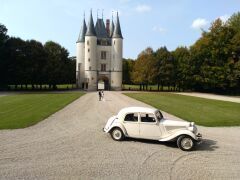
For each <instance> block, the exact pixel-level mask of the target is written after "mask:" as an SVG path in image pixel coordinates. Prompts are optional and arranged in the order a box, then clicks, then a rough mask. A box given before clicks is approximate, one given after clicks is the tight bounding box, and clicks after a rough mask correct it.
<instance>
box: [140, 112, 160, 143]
mask: <svg viewBox="0 0 240 180" xmlns="http://www.w3.org/2000/svg"><path fill="white" fill-rule="evenodd" d="M139 133H140V137H141V138H144V139H154V140H158V139H160V137H161V130H160V126H159V121H158V120H157V119H156V117H155V115H154V114H153V113H140V122H139Z"/></svg>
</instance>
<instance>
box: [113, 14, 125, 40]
mask: <svg viewBox="0 0 240 180" xmlns="http://www.w3.org/2000/svg"><path fill="white" fill-rule="evenodd" d="M112 37H113V38H123V36H122V32H121V27H120V22H119V17H118V13H117V21H116V27H115V28H114V31H113V36H112Z"/></svg>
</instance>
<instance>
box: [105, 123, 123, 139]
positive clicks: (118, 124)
mask: <svg viewBox="0 0 240 180" xmlns="http://www.w3.org/2000/svg"><path fill="white" fill-rule="evenodd" d="M116 127H117V128H120V129H121V130H122V132H123V133H124V135H125V136H127V131H126V129H125V127H124V126H123V125H122V124H121V123H119V122H117V123H113V124H112V125H111V127H110V128H109V129H108V130H107V131H106V133H109V132H111V131H112V130H113V129H114V128H116Z"/></svg>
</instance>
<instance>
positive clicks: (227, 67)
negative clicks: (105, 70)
mask: <svg viewBox="0 0 240 180" xmlns="http://www.w3.org/2000/svg"><path fill="white" fill-rule="evenodd" d="M239 60H240V12H238V13H235V14H233V15H232V16H231V17H230V18H229V19H228V20H227V21H226V22H223V21H222V20H221V19H217V20H215V21H214V22H212V24H211V26H210V28H209V30H208V31H202V35H201V37H200V38H199V39H198V40H197V41H196V42H195V43H194V44H193V45H192V46H190V47H189V48H187V47H178V48H176V49H175V50H174V51H169V50H168V49H167V48H166V47H160V48H159V49H157V50H156V51H153V49H152V48H150V47H148V48H146V49H145V50H144V51H142V52H141V53H140V54H139V56H138V58H137V59H136V60H133V59H124V61H123V83H125V84H145V85H148V84H157V85H158V90H161V89H163V87H164V86H167V87H169V89H170V87H171V88H173V89H174V90H181V91H184V90H194V91H202V92H217V93H238V94H239V93H240V61H239Z"/></svg>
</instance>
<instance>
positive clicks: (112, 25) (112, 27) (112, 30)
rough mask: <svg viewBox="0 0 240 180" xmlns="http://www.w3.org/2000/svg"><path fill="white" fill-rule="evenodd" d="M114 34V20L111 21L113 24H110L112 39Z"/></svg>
mask: <svg viewBox="0 0 240 180" xmlns="http://www.w3.org/2000/svg"><path fill="white" fill-rule="evenodd" d="M113 32H114V23H113V20H112V21H111V24H110V31H109V36H110V37H112V35H113Z"/></svg>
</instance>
